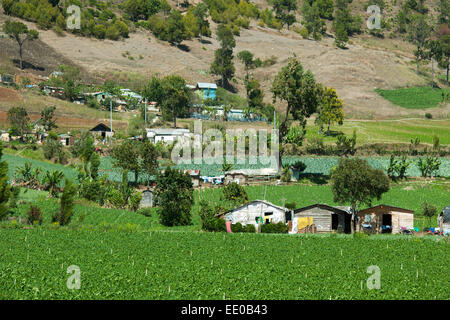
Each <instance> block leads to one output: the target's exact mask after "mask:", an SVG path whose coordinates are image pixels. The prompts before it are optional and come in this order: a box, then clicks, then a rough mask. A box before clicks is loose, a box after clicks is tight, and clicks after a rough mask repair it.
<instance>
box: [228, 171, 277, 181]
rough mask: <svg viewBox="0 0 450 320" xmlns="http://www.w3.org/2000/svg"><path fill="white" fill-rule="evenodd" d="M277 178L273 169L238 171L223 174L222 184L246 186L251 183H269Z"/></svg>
mask: <svg viewBox="0 0 450 320" xmlns="http://www.w3.org/2000/svg"><path fill="white" fill-rule="evenodd" d="M277 176H278V171H277V170H276V169H273V168H262V169H238V170H231V171H227V172H225V179H224V184H225V185H227V184H229V183H231V182H236V183H238V184H248V183H253V182H262V181H271V180H273V179H275V178H276V177H277Z"/></svg>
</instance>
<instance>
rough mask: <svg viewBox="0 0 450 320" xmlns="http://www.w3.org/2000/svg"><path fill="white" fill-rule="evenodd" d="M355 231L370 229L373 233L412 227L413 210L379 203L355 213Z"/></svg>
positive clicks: (398, 230)
mask: <svg viewBox="0 0 450 320" xmlns="http://www.w3.org/2000/svg"><path fill="white" fill-rule="evenodd" d="M357 215H358V222H357V224H356V231H363V230H367V229H371V230H372V232H374V233H400V232H401V231H402V228H406V229H408V230H410V229H413V228H414V211H413V210H409V209H404V208H399V207H394V206H389V205H384V204H380V205H377V206H375V207H372V208H367V209H364V210H361V211H359V212H358V213H357Z"/></svg>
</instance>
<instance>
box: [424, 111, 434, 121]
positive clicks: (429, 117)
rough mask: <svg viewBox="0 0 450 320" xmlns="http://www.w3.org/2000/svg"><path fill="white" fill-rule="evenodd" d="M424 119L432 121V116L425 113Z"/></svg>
mask: <svg viewBox="0 0 450 320" xmlns="http://www.w3.org/2000/svg"><path fill="white" fill-rule="evenodd" d="M425 118H427V119H432V118H433V115H432V114H431V113H429V112H427V113H425Z"/></svg>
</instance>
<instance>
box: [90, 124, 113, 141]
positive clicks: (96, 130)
mask: <svg viewBox="0 0 450 320" xmlns="http://www.w3.org/2000/svg"><path fill="white" fill-rule="evenodd" d="M89 132H90V133H91V134H92V135H93V136H95V137H96V138H99V139H102V140H105V139H106V138H111V137H112V136H114V131H111V128H110V127H108V126H107V125H106V124H104V123H99V124H98V125H96V126H95V127H93V128H92V129H91V130H89Z"/></svg>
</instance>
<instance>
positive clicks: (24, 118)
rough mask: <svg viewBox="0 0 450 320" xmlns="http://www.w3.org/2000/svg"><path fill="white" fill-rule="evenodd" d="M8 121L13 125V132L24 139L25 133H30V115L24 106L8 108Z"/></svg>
mask: <svg viewBox="0 0 450 320" xmlns="http://www.w3.org/2000/svg"><path fill="white" fill-rule="evenodd" d="M7 118H8V122H9V123H10V125H11V128H10V129H11V134H12V135H18V136H20V139H21V140H23V136H24V135H25V133H28V130H29V122H30V117H29V116H28V112H27V110H26V109H25V108H24V107H13V108H11V109H9V110H8V114H7Z"/></svg>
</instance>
